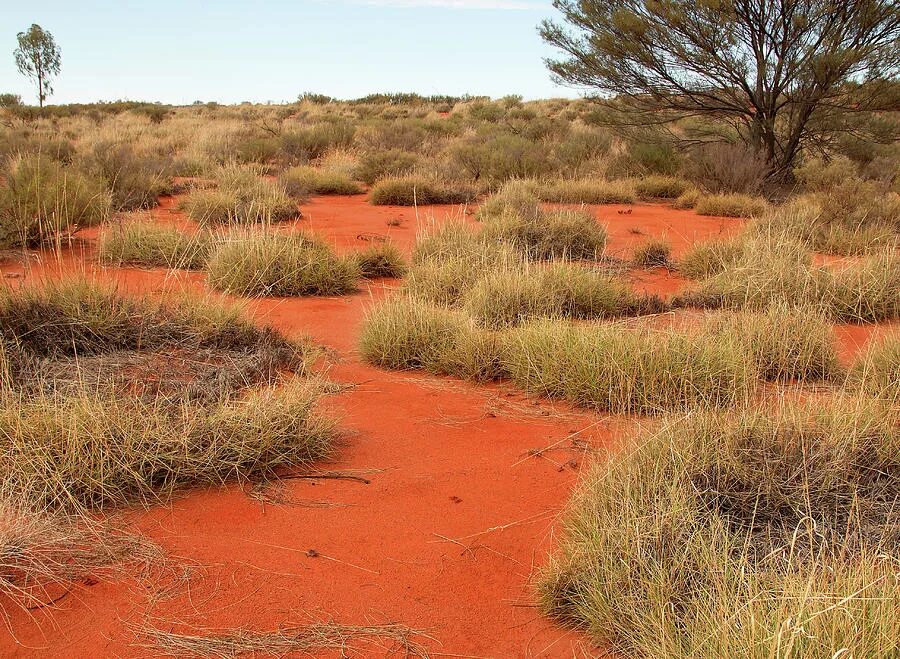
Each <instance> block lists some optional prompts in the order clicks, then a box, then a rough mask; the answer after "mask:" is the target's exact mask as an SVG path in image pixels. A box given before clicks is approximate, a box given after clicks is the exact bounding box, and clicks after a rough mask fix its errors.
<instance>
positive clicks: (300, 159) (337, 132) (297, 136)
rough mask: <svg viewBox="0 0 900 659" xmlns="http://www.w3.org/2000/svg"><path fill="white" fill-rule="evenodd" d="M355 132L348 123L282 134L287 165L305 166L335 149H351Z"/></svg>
mask: <svg viewBox="0 0 900 659" xmlns="http://www.w3.org/2000/svg"><path fill="white" fill-rule="evenodd" d="M355 132H356V129H355V128H354V127H353V126H352V125H350V124H348V123H344V122H327V123H320V124H315V125H313V126H309V127H306V128H301V129H299V130H294V131H289V132H285V133H282V134H281V135H280V136H279V138H278V139H279V141H280V148H281V152H282V154H283V157H284V159H285V161H286V162H287V164H290V165H297V164H299V165H304V164H307V163H308V162H310V161H311V160H316V159H318V158H321V157H322V156H324V155H325V154H326V153H328V152H329V151H331V150H333V149H345V148H347V147H349V146H350V145H351V144H353V136H354V134H355Z"/></svg>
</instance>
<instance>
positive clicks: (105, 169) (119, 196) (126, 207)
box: [81, 142, 173, 211]
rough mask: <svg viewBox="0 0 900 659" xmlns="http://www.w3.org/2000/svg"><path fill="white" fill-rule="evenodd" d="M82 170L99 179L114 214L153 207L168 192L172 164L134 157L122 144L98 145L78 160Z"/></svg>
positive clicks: (152, 157) (170, 188)
mask: <svg viewBox="0 0 900 659" xmlns="http://www.w3.org/2000/svg"><path fill="white" fill-rule="evenodd" d="M81 163H82V164H83V166H84V168H85V169H86V170H87V171H89V172H91V173H92V174H94V175H95V176H97V177H99V178H101V179H103V181H104V182H105V183H106V185H107V187H108V188H109V190H110V193H111V195H112V204H113V208H114V209H115V210H119V211H130V210H136V209H139V208H151V207H153V206H156V204H157V203H158V200H159V196H160V195H162V194H165V193H168V192H171V190H172V169H173V167H172V162H171V161H170V160H168V159H165V158H159V157H154V156H151V155H149V154H138V153H136V152H135V151H134V149H133V148H132V147H131V146H130V145H129V144H125V143H115V142H99V143H96V144H93V145H92V146H91V148H90V150H89V151H88V152H87V153H85V154H84V155H83V156H82V157H81Z"/></svg>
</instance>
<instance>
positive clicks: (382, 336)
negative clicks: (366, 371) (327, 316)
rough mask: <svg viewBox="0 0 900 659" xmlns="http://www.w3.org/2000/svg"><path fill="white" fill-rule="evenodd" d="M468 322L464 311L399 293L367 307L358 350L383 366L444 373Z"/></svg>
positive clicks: (370, 361) (468, 325) (469, 324)
mask: <svg viewBox="0 0 900 659" xmlns="http://www.w3.org/2000/svg"><path fill="white" fill-rule="evenodd" d="M470 326H471V323H470V321H469V320H468V319H467V318H466V316H465V314H463V313H460V312H458V311H451V310H449V309H442V308H439V307H435V306H433V305H431V304H429V303H427V302H423V301H419V300H414V299H411V298H405V297H400V298H398V299H395V300H391V301H388V302H385V303H382V304H380V305H378V306H376V307H375V308H373V309H372V310H370V311H369V313H368V314H367V316H366V320H365V323H364V324H363V329H362V333H361V334H360V339H359V346H360V353H361V354H362V356H363V359H365V360H366V361H367V362H369V363H370V364H374V365H376V366H381V367H383V368H393V369H425V370H427V371H431V372H433V373H439V374H445V373H448V363H449V359H450V357H451V355H453V354H454V352H455V350H456V346H457V344H458V342H459V341H460V338H461V337H462V336H463V335H464V334H465V333H466V332H467V331H468V329H469V328H470Z"/></svg>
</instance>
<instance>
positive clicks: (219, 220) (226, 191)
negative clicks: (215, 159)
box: [181, 165, 300, 225]
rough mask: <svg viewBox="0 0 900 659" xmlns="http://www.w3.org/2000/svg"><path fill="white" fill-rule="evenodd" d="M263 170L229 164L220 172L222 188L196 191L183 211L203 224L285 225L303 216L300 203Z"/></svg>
mask: <svg viewBox="0 0 900 659" xmlns="http://www.w3.org/2000/svg"><path fill="white" fill-rule="evenodd" d="M262 174H263V172H262V170H260V169H259V168H252V167H239V166H236V165H229V166H226V167H223V168H221V169H220V170H219V172H218V174H217V176H216V179H217V181H218V187H217V188H215V189H211V190H195V191H194V192H192V193H191V194H189V195H188V196H187V197H186V198H185V199H184V201H182V202H181V209H182V210H183V211H184V212H185V213H187V215H188V217H190V218H191V219H192V220H195V221H196V222H199V223H200V224H201V225H216V224H259V223H271V222H281V221H284V220H289V219H292V218H296V217H299V216H300V211H299V210H297V204H296V202H295V201H294V200H293V199H291V197H290V196H289V195H288V193H287V191H286V190H285V189H284V188H283V187H282V186H281V185H280V184H279V183H273V182H272V181H269V180H266V179H264V178H262Z"/></svg>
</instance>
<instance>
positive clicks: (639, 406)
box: [506, 321, 756, 414]
mask: <svg viewBox="0 0 900 659" xmlns="http://www.w3.org/2000/svg"><path fill="white" fill-rule="evenodd" d="M506 366H507V370H508V371H509V373H510V377H511V379H512V381H513V382H514V383H515V384H516V385H518V386H520V387H521V388H522V389H525V390H526V391H530V392H532V393H535V394H540V395H543V396H547V397H549V398H560V399H564V400H568V401H571V402H573V403H575V404H577V405H581V406H584V407H590V408H593V409H596V410H602V411H607V412H612V413H638V414H658V413H661V412H665V411H672V410H684V409H691V408H697V407H700V408H702V407H727V406H730V405H733V404H735V403H737V402H739V401H742V400H743V399H744V398H745V397H746V396H747V395H748V393H749V392H750V390H751V388H752V386H753V383H754V381H755V378H756V372H755V368H754V365H753V361H752V359H751V358H750V357H749V355H747V353H746V352H745V351H744V350H743V349H742V348H741V346H740V345H738V344H736V343H734V342H727V341H722V340H719V341H711V340H710V337H708V336H706V337H704V336H700V335H694V334H689V333H682V332H676V331H650V330H645V329H629V328H625V327H621V326H615V325H597V326H575V325H569V324H567V323H559V322H552V321H542V322H537V323H533V324H531V325H526V326H524V327H522V328H519V329H518V330H516V331H515V332H514V333H513V334H512V335H511V336H510V337H509V348H508V356H507V364H506Z"/></svg>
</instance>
